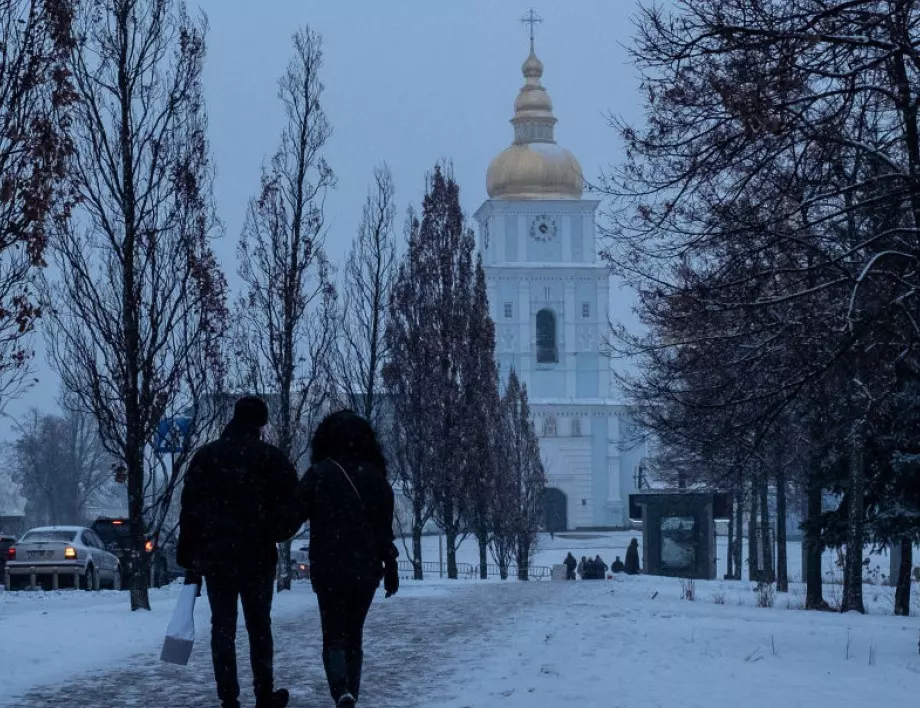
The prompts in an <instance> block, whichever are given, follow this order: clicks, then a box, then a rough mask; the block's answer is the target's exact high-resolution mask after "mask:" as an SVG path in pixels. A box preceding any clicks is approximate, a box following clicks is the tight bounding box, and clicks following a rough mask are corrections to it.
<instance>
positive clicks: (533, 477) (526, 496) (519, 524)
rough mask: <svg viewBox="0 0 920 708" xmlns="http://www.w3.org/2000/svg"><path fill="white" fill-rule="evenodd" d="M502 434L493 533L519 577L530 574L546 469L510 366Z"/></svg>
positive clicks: (520, 386)
mask: <svg viewBox="0 0 920 708" xmlns="http://www.w3.org/2000/svg"><path fill="white" fill-rule="evenodd" d="M502 416H503V418H504V421H503V426H502V427H503V428H504V430H503V431H502V432H503V434H504V435H505V436H506V443H505V445H503V446H502V450H503V460H502V464H503V469H502V471H501V472H502V477H505V476H507V479H501V480H500V482H499V486H500V487H501V488H502V489H503V490H505V491H506V494H507V497H504V498H502V499H501V508H502V509H503V511H502V512H500V513H502V515H503V516H504V515H507V516H508V517H509V518H508V519H507V520H503V521H500V525H499V529H500V531H496V535H500V536H501V538H500V543H501V544H503V545H504V546H505V552H506V553H510V552H511V551H513V553H514V555H515V558H516V561H517V568H518V579H519V580H527V579H528V578H529V576H530V559H531V557H532V556H533V552H534V550H535V543H536V540H537V529H538V528H539V524H540V512H541V505H540V501H541V499H542V496H543V490H544V488H545V487H546V473H545V471H544V469H543V462H542V460H541V459H540V444H539V442H538V440H537V433H536V431H535V430H534V426H533V420H532V419H531V415H530V404H529V403H528V401H527V387H526V386H524V385H523V384H522V383H521V382H520V379H518V377H517V374H516V373H515V372H514V371H513V370H512V371H511V374H510V375H509V377H508V384H507V388H506V390H505V395H504V400H503V402H502Z"/></svg>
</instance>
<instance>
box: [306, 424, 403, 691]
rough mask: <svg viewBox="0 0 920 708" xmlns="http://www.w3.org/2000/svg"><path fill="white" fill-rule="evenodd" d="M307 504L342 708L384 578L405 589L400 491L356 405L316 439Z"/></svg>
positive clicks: (326, 652)
mask: <svg viewBox="0 0 920 708" xmlns="http://www.w3.org/2000/svg"><path fill="white" fill-rule="evenodd" d="M298 500H299V504H300V508H301V511H302V514H303V517H304V518H305V519H308V520H309V521H310V580H311V582H312V584H313V590H314V592H315V593H316V596H317V600H318V601H319V612H320V622H321V625H322V632H323V666H324V667H325V669H326V679H327V681H328V683H329V691H330V693H331V694H332V699H333V700H334V701H335V702H336V706H337V708H352V706H354V705H355V703H356V701H357V699H358V692H359V690H360V686H361V669H362V664H363V662H364V652H363V635H364V621H365V619H366V618H367V613H368V610H369V609H370V606H371V602H372V601H373V599H374V594H375V593H376V591H377V587H378V585H379V584H380V580H381V579H383V581H384V588H385V589H386V596H387V597H390V596H392V595H394V594H395V593H396V592H397V590H398V589H399V572H398V566H397V561H396V559H397V557H398V556H399V553H398V551H397V550H396V546H395V545H394V543H393V538H394V537H393V489H392V487H390V483H389V482H388V481H387V469H386V462H385V460H384V457H383V453H382V452H381V450H380V445H379V443H378V442H377V436H376V435H375V434H374V430H373V428H371V426H370V424H369V423H368V422H367V421H366V420H365V419H364V418H362V417H360V416H359V415H357V414H356V413H354V412H352V411H340V412H338V413H333V414H332V415H330V416H328V417H326V418H325V419H324V420H323V421H322V422H321V423H320V424H319V426H318V427H317V429H316V433H315V434H314V436H313V441H312V443H311V465H310V469H309V470H307V473H306V475H304V478H303V479H302V480H301V483H300V489H299V492H298Z"/></svg>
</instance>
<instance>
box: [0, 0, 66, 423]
mask: <svg viewBox="0 0 920 708" xmlns="http://www.w3.org/2000/svg"><path fill="white" fill-rule="evenodd" d="M73 12H74V2H72V1H71V0H0V411H2V410H3V408H4V406H5V403H6V402H7V401H8V400H9V399H10V398H11V397H13V396H14V395H15V394H16V393H18V392H20V391H21V390H22V388H21V387H22V386H23V385H24V384H25V377H26V375H27V374H28V371H29V360H30V358H31V356H32V350H31V349H30V347H29V346H28V335H29V334H30V333H31V332H32V330H33V328H34V326H35V321H36V319H38V317H39V316H40V315H41V307H40V305H39V302H38V298H37V293H36V289H35V277H36V272H37V270H38V269H40V268H42V267H44V266H45V250H46V247H47V242H48V230H49V227H50V226H51V224H52V222H54V221H56V220H66V219H67V217H68V216H69V212H70V209H71V207H72V205H73V197H72V194H71V192H70V191H69V190H68V188H67V185H66V182H65V180H64V177H65V172H66V164H67V159H68V157H69V156H70V154H71V142H70V136H69V121H70V115H69V114H70V108H71V105H72V103H73V100H74V94H73V88H72V85H71V82H70V77H69V76H68V74H67V71H66V70H65V68H64V67H65V64H66V60H67V55H68V53H69V51H70V49H71V47H72V44H73V35H72V33H71V23H72V20H73Z"/></svg>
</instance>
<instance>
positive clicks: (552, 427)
mask: <svg viewBox="0 0 920 708" xmlns="http://www.w3.org/2000/svg"><path fill="white" fill-rule="evenodd" d="M555 436H556V417H555V416H552V415H548V416H546V417H545V418H544V419H543V437H545V438H552V437H555Z"/></svg>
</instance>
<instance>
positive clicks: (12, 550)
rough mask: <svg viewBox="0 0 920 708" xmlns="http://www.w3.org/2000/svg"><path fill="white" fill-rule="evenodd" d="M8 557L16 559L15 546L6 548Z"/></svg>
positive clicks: (9, 559)
mask: <svg viewBox="0 0 920 708" xmlns="http://www.w3.org/2000/svg"><path fill="white" fill-rule="evenodd" d="M6 559H7V560H8V561H14V560H16V549H15V548H13V547H12V546H10V547H9V548H7V549H6Z"/></svg>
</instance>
